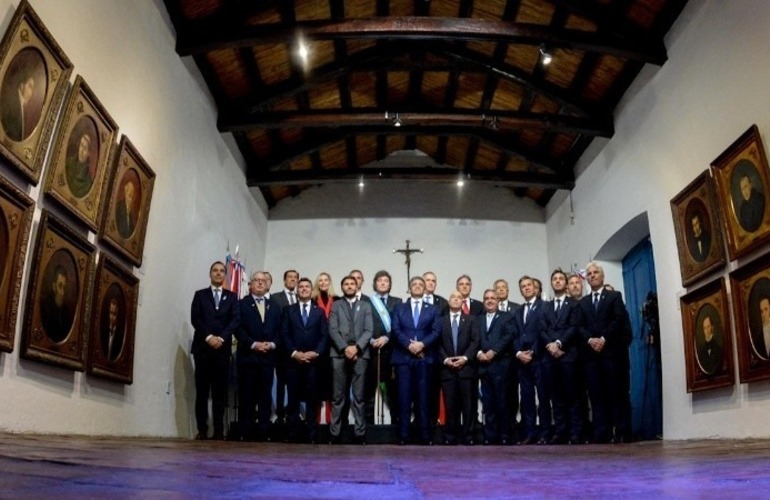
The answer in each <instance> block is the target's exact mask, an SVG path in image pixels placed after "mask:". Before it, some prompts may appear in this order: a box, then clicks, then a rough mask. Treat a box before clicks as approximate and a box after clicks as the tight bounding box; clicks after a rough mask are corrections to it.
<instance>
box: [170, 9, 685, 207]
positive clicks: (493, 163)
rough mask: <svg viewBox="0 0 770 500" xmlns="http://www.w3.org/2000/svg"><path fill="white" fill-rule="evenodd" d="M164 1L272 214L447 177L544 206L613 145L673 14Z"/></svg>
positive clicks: (181, 50) (661, 55) (662, 57)
mask: <svg viewBox="0 0 770 500" xmlns="http://www.w3.org/2000/svg"><path fill="white" fill-rule="evenodd" d="M164 1H165V4H166V8H167V9H168V12H169V15H170V17H171V20H172V22H173V24H174V26H175V29H176V32H177V52H178V54H179V55H180V56H181V57H186V56H192V57H193V58H194V59H195V62H196V63H197V65H198V68H200V71H201V73H202V74H203V76H204V78H205V80H206V82H207V84H208V86H209V89H210V91H211V93H212V95H213V96H214V99H215V100H216V105H217V108H218V112H219V118H218V127H219V130H220V131H221V132H223V133H225V132H230V133H232V134H233V135H234V137H235V138H236V141H237V143H238V146H239V148H240V150H241V152H242V154H243V157H244V158H245V159H246V163H247V171H246V178H247V183H248V185H249V186H258V187H259V188H260V189H261V191H262V193H263V195H264V196H265V199H266V200H267V202H268V205H270V206H271V207H272V206H275V205H276V204H277V203H279V202H280V201H281V200H282V199H284V198H286V197H289V196H296V195H297V194H299V193H300V192H301V191H302V190H303V189H306V188H307V187H309V186H313V185H318V184H324V183H328V182H357V181H358V180H359V179H361V178H364V179H367V178H378V179H423V180H425V179H427V180H435V181H437V182H450V181H456V180H457V179H458V178H460V177H462V178H466V179H471V180H472V181H473V182H488V183H493V184H494V185H497V186H502V187H505V188H510V189H513V190H514V191H515V193H516V194H517V195H518V196H522V197H524V196H526V197H530V198H532V199H534V200H535V201H536V202H538V203H539V204H541V205H545V204H546V203H547V202H548V200H550V198H551V196H553V194H554V192H555V190H557V189H571V188H572V187H573V186H574V181H575V175H574V167H575V164H576V162H577V161H578V159H579V158H580V155H581V154H583V152H584V151H585V149H586V147H587V146H588V145H589V144H590V142H591V140H592V139H593V138H594V137H597V136H599V137H611V136H612V134H613V111H614V109H615V106H616V105H617V103H618V101H619V100H620V98H621V97H622V96H623V94H624V92H625V91H626V90H627V89H628V87H629V85H630V84H631V83H632V81H633V80H634V78H635V77H636V76H637V74H638V73H639V71H640V70H641V68H642V67H643V66H644V65H645V64H655V65H662V64H664V63H665V61H666V49H665V46H664V44H663V37H664V35H665V34H666V32H667V31H668V30H669V28H670V27H671V25H672V23H673V22H674V20H675V19H676V17H677V16H678V15H679V13H680V12H681V10H682V8H683V7H684V5H685V3H686V0H433V1H430V0H391V1H388V0H377V1H363V0H305V1H289V0H272V1H271V0H262V1H256V0H164ZM302 47H304V50H306V51H307V56H306V58H304V59H303V58H302V57H301V55H300V52H301V48H302ZM547 57H550V58H551V61H550V64H546V60H545V59H546V58H547ZM415 150H417V151H419V152H422V153H424V155H422V154H420V153H415V154H414V155H412V157H411V159H412V160H420V161H409V162H406V161H403V162H399V161H392V160H393V158H391V160H390V161H388V162H383V163H380V164H378V163H377V162H378V161H379V160H383V159H385V158H386V157H388V156H390V155H393V154H394V153H397V152H400V151H411V152H414V151H415ZM425 155H427V156H425ZM407 156H408V155H405V153H399V154H398V155H397V158H406V157H407ZM422 159H425V160H426V161H424V162H422ZM386 164H387V167H388V168H383V165H386Z"/></svg>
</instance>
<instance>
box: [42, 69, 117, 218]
mask: <svg viewBox="0 0 770 500" xmlns="http://www.w3.org/2000/svg"><path fill="white" fill-rule="evenodd" d="M117 133H118V126H117V124H116V123H115V121H114V120H113V119H112V117H111V116H110V115H109V114H108V113H107V111H106V110H105V109H104V107H103V106H102V104H101V102H99V99H97V98H96V96H95V95H94V93H93V91H92V90H91V88H90V87H89V86H88V84H87V83H86V82H85V80H83V77H81V76H80V75H78V76H77V77H76V78H75V84H74V85H73V87H72V91H71V92H70V97H69V99H68V100H67V105H66V107H65V110H64V114H63V117H62V121H61V125H60V126H59V131H58V133H57V137H56V145H55V147H54V150H53V155H52V159H51V165H50V166H49V167H48V174H47V176H46V182H45V193H46V195H47V196H49V197H51V198H53V199H54V200H56V202H57V203H59V204H60V205H62V206H63V207H64V208H65V209H67V210H68V211H70V212H71V213H72V214H74V215H75V216H76V217H77V218H78V219H80V220H81V221H83V222H84V223H85V224H86V225H87V226H88V227H89V228H90V229H91V230H93V231H98V229H99V216H100V214H101V212H100V209H101V206H102V203H103V198H104V197H105V196H106V191H107V187H108V186H107V180H108V179H109V175H108V174H109V169H110V168H111V167H112V166H113V164H112V161H111V160H112V157H111V154H112V153H113V151H114V148H115V145H116V142H115V138H116V137H117Z"/></svg>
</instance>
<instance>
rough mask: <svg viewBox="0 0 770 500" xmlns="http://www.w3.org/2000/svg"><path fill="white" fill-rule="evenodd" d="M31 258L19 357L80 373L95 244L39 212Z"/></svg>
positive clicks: (56, 219) (86, 340)
mask: <svg viewBox="0 0 770 500" xmlns="http://www.w3.org/2000/svg"><path fill="white" fill-rule="evenodd" d="M32 259H33V260H32V272H31V276H30V279H29V284H28V287H27V298H26V306H25V309H26V310H25V316H24V326H23V329H22V332H21V333H22V343H21V344H22V348H21V356H22V357H23V358H26V359H34V360H37V361H42V362H44V363H48V364H52V365H58V366H62V367H65V368H70V369H73V370H77V371H83V370H85V368H86V348H87V342H88V326H89V320H90V318H91V314H90V312H91V311H90V304H91V302H90V298H91V288H92V287H93V283H94V267H95V262H96V247H94V246H93V245H91V244H90V243H89V242H88V241H86V239H85V238H83V237H82V236H79V235H78V234H77V233H75V231H73V230H72V229H71V228H70V227H68V226H67V225H66V224H65V223H64V222H63V221H61V220H60V219H58V218H57V217H55V216H54V215H53V214H51V213H50V212H49V211H48V210H43V215H42V217H41V220H40V227H39V229H38V233H37V242H36V244H35V252H34V254H33V257H32Z"/></svg>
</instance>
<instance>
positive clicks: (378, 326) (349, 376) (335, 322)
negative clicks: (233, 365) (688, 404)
mask: <svg viewBox="0 0 770 500" xmlns="http://www.w3.org/2000/svg"><path fill="white" fill-rule="evenodd" d="M287 273H294V274H295V276H298V274H296V271H287ZM210 274H211V286H210V287H208V288H205V289H203V290H199V291H198V292H196V294H195V298H194V300H193V314H192V317H193V326H194V327H195V338H194V341H193V350H192V352H193V355H194V356H195V362H196V387H197V389H198V391H197V398H198V400H197V401H196V418H197V421H198V431H199V435H200V436H202V437H203V438H205V436H206V435H207V434H206V433H207V417H208V415H207V401H208V391H209V389H210V390H211V394H212V400H213V405H212V406H213V412H214V418H213V420H214V437H216V438H218V437H221V436H222V422H221V416H222V411H223V404H222V403H223V399H222V397H221V395H222V385H223V384H222V377H220V376H219V375H215V374H214V372H215V371H216V372H217V373H219V371H221V367H222V366H223V365H226V361H225V359H226V356H225V353H229V345H230V342H231V338H232V336H233V335H235V337H236V338H237V340H238V346H237V353H236V356H237V357H236V359H237V366H238V383H239V394H240V401H239V403H240V404H239V423H240V425H239V427H240V431H241V435H242V436H243V437H245V438H249V437H255V438H256V439H267V438H268V429H269V423H270V413H271V408H272V399H271V390H272V386H273V373H274V372H275V371H276V366H277V358H280V360H281V361H280V362H279V363H278V365H280V364H281V363H285V364H284V369H285V379H286V386H287V390H288V404H287V407H286V422H287V424H288V430H289V433H288V437H289V439H290V440H293V441H309V442H316V441H317V438H318V435H317V427H318V425H317V421H318V418H317V408H318V407H319V405H320V399H321V398H320V396H319V386H320V383H321V380H320V379H321V378H322V377H323V376H324V374H323V372H322V370H321V369H320V367H321V366H322V364H321V360H322V359H324V358H325V357H328V358H329V359H330V360H331V366H332V415H331V425H330V434H331V442H332V443H339V442H341V436H342V427H343V425H344V423H345V422H347V418H348V415H347V413H348V411H350V412H351V413H352V415H353V418H354V421H355V424H354V426H353V434H354V439H355V442H357V443H365V442H366V427H367V425H368V424H371V423H373V422H374V421H375V414H378V415H380V414H381V411H377V412H375V406H376V405H375V401H376V399H377V396H378V394H379V390H380V386H381V385H383V384H384V385H385V387H386V389H387V390H386V391H385V392H386V397H387V403H388V404H387V407H388V409H389V411H390V417H391V423H392V424H393V425H394V426H395V427H396V429H397V432H398V439H399V442H400V443H401V444H407V443H411V442H418V443H421V444H432V443H433V425H432V424H433V423H435V422H436V418H437V416H438V407H439V399H440V397H443V401H444V403H445V409H446V422H445V425H444V427H443V433H442V439H443V442H444V443H445V444H449V445H451V444H474V441H475V436H476V433H475V426H476V425H477V421H478V420H479V417H478V407H479V401H481V407H482V411H483V424H482V425H483V438H482V439H483V443H485V444H513V443H520V444H535V443H539V444H546V443H547V444H557V443H567V442H571V443H582V442H585V440H586V438H587V439H588V440H591V441H594V442H615V441H623V440H626V439H627V438H628V430H629V429H628V421H629V419H630V415H629V412H630V405H629V403H628V390H629V387H628V378H629V374H628V370H629V363H628V345H629V341H630V330H629V323H628V315H627V312H626V310H625V306H624V305H623V301H622V297H621V296H620V293H618V292H615V291H612V290H609V289H608V288H607V287H605V284H604V272H603V270H602V268H601V266H600V265H598V264H597V263H593V262H592V263H589V265H588V267H587V281H588V284H589V286H590V288H591V293H590V294H588V295H585V296H583V282H582V278H581V277H580V276H576V275H573V276H570V277H568V276H567V275H566V274H565V273H564V272H562V271H561V270H556V271H554V272H553V273H552V275H551V287H552V290H553V297H554V299H553V300H551V301H544V300H542V299H541V298H540V296H541V290H540V285H539V282H538V281H537V280H536V279H534V278H531V277H529V276H523V277H522V278H521V279H520V280H519V282H518V286H519V290H520V292H521V296H522V299H523V303H522V304H521V305H519V304H517V303H515V302H512V301H510V300H509V298H508V284H507V283H506V282H505V280H498V281H497V282H495V285H494V288H490V289H487V290H485V291H484V294H483V301H478V300H475V299H472V298H471V297H470V293H471V289H472V283H471V279H470V277H469V276H467V275H462V276H460V278H458V279H457V282H456V290H454V291H452V293H451V294H450V295H449V299H448V300H447V299H444V298H443V297H440V296H438V295H436V294H435V290H436V276H435V274H434V273H432V272H427V273H425V274H424V275H422V276H415V277H413V278H411V279H410V281H409V297H408V298H406V299H404V300H402V299H400V298H397V297H393V296H392V295H390V291H391V281H392V280H391V277H390V275H389V274H388V273H387V271H380V272H378V273H377V274H376V275H375V277H374V283H373V290H374V293H373V294H372V295H371V296H367V295H365V294H363V293H362V292H361V285H362V283H363V274H362V273H361V272H360V271H351V273H350V274H349V275H348V276H345V277H344V278H343V279H342V281H341V282H340V285H341V288H342V292H343V297H341V298H340V300H336V301H335V302H334V303H333V304H332V308H331V313H330V315H329V317H328V319H327V317H326V315H325V314H324V312H323V309H322V308H320V307H319V306H318V305H316V304H315V303H314V301H311V300H310V297H311V290H312V283H311V282H310V280H309V279H307V278H302V279H296V277H295V278H294V279H289V280H287V274H286V273H285V274H284V285H285V290H284V291H282V292H280V293H278V294H275V295H273V296H272V297H270V298H266V294H267V292H268V289H269V284H268V275H266V273H264V272H257V273H254V275H253V276H252V279H251V281H250V282H249V292H250V293H249V295H247V296H246V297H245V298H243V299H242V300H240V301H239V302H238V301H237V298H236V297H235V296H234V295H232V293H231V292H228V291H226V290H221V284H222V282H223V281H224V265H223V264H221V263H219V262H217V263H214V264H213V265H212V267H211V271H210ZM294 282H296V288H295V289H293V290H292V289H290V288H289V285H291V284H293V283H294ZM218 290H219V291H218ZM218 293H219V294H222V295H221V297H222V298H219V299H217V294H218ZM260 299H262V300H260ZM283 299H286V300H285V302H286V303H285V304H284V303H283V302H284V300H283ZM260 302H262V303H260ZM220 354H221V356H219V355H220ZM199 372H200V374H199ZM224 386H225V391H226V374H225V376H224ZM440 394H441V395H443V396H440ZM586 394H587V395H588V399H589V400H590V408H591V411H590V420H591V422H592V434H590V435H588V436H586V435H585V434H584V432H585V427H586V423H587V415H588V411H587V408H588V406H587V402H586V398H585V397H584V396H585V395H586ZM302 401H304V402H305V418H304V420H303V419H301V418H300V402H302ZM255 409H256V411H255ZM377 410H380V408H377ZM519 412H520V414H521V420H520V422H519V421H518V419H517V415H518V414H519ZM413 418H414V423H413V422H412V421H413ZM255 425H256V427H254V426H255Z"/></svg>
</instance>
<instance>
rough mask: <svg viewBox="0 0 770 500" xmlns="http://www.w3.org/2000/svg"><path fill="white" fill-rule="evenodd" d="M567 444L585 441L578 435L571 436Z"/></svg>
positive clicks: (583, 442)
mask: <svg viewBox="0 0 770 500" xmlns="http://www.w3.org/2000/svg"><path fill="white" fill-rule="evenodd" d="M569 444H585V441H583V440H582V439H580V436H572V437H571V438H569Z"/></svg>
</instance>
